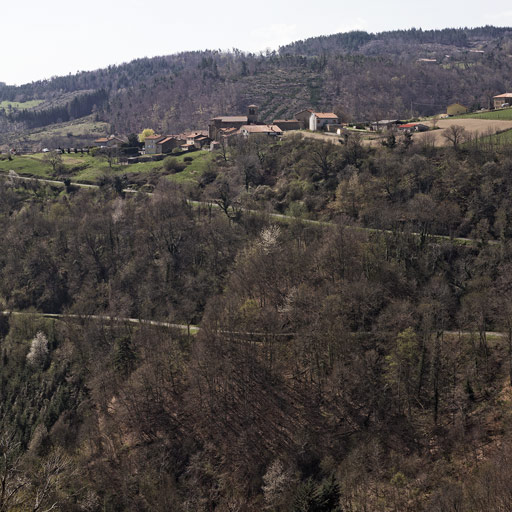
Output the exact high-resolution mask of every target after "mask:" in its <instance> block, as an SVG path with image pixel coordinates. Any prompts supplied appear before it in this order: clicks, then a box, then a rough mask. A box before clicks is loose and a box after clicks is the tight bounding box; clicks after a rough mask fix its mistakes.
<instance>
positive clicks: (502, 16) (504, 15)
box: [485, 10, 512, 24]
mask: <svg viewBox="0 0 512 512" xmlns="http://www.w3.org/2000/svg"><path fill="white" fill-rule="evenodd" d="M485 17H486V19H487V20H489V21H493V22H494V23H496V22H500V21H501V22H502V23H501V24H504V23H507V22H509V21H512V10H508V11H504V12H499V13H487V14H486V15H485Z"/></svg>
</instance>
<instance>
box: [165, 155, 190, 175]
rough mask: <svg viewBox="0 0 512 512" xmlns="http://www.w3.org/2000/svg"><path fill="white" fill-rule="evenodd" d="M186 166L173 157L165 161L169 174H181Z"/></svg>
mask: <svg viewBox="0 0 512 512" xmlns="http://www.w3.org/2000/svg"><path fill="white" fill-rule="evenodd" d="M185 167H186V165H185V164H184V163H182V162H178V160H176V158H173V157H172V156H168V157H167V158H165V159H164V169H165V170H166V171H168V172H173V173H177V172H181V171H183V169H185Z"/></svg>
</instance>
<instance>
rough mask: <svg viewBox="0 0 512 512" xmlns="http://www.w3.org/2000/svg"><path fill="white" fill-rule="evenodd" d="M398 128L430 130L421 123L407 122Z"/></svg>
mask: <svg viewBox="0 0 512 512" xmlns="http://www.w3.org/2000/svg"><path fill="white" fill-rule="evenodd" d="M398 129H399V130H401V131H404V132H408V133H412V132H428V130H429V127H428V126H427V125H426V124H421V123H406V124H401V125H399V126H398Z"/></svg>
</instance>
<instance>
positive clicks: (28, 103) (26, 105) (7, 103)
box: [0, 100, 44, 110]
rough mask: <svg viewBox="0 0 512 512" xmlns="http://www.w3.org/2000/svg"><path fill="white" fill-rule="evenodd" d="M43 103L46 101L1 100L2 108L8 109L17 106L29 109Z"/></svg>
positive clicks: (20, 108)
mask: <svg viewBox="0 0 512 512" xmlns="http://www.w3.org/2000/svg"><path fill="white" fill-rule="evenodd" d="M41 103H44V100H30V101H22V102H20V101H7V100H5V101H0V108H4V109H6V110H7V109H8V108H9V107H11V108H17V109H18V110H28V109H30V108H34V107H37V106H39V105H41Z"/></svg>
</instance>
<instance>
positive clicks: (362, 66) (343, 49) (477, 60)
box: [0, 27, 512, 137]
mask: <svg viewBox="0 0 512 512" xmlns="http://www.w3.org/2000/svg"><path fill="white" fill-rule="evenodd" d="M422 59H423V60H422ZM511 76H512V30H511V29H509V28H497V27H483V28H478V29H446V30H441V31H421V30H410V31H395V32H385V33H381V34H368V33H365V32H350V33H347V34H336V35H332V36H325V37H318V38H312V39H308V40H306V41H299V42H295V43H292V44H290V45H288V46H284V47H282V48H281V49H280V50H279V52H272V53H267V54H261V55H255V54H243V53H242V52H237V51H234V52H231V53H222V52H218V51H204V52H187V53H181V54H177V55H170V56H165V57H156V58H151V59H148V58H146V59H137V60H134V61H132V62H130V63H127V64H123V65H120V66H111V67H109V68H107V69H102V70H98V71H93V72H81V73H78V74H76V75H70V76H66V77H58V78H54V79H52V80H46V81H40V82H34V83H31V84H26V85H23V86H19V87H10V86H6V87H2V88H0V101H2V100H3V101H10V102H13V101H17V102H23V101H28V100H44V101H43V103H42V104H40V105H39V106H38V107H37V111H38V113H39V114H38V117H37V122H38V123H39V124H38V126H41V124H40V123H47V124H48V123H54V122H58V121H59V120H60V121H63V120H64V121H65V120H71V119H74V118H76V117H80V116H82V115H88V114H90V113H92V112H94V113H96V114H97V116H98V120H100V121H105V122H108V123H109V124H110V125H111V131H112V132H118V133H128V132H133V131H138V130H140V129H141V128H143V127H146V126H151V127H153V128H154V129H156V130H158V131H163V132H177V131H180V130H183V129H187V128H199V127H204V125H205V123H206V122H207V121H208V119H209V118H210V117H211V116H213V115H218V114H227V113H239V112H243V111H245V108H246V106H247V105H248V104H249V103H256V104H258V105H259V106H260V109H261V113H262V119H263V120H266V121H271V120H272V119H274V118H277V117H289V116H293V114H294V113H295V112H297V111H298V110H300V109H302V108H306V107H314V108H317V109H335V110H337V111H339V112H340V113H343V114H344V115H345V117H347V118H353V119H356V120H365V119H375V118H384V117H410V116H414V115H420V114H421V115H429V114H434V113H437V112H440V111H443V110H444V108H445V107H446V105H447V104H449V103H451V102H455V101H458V102H461V103H464V104H466V105H468V106H470V107H480V106H488V105H489V102H490V100H491V98H492V96H493V95H495V94H498V93H500V92H503V91H505V90H509V89H511V88H512V80H511ZM70 94H74V95H75V96H74V98H73V99H72V100H71V101H69V100H67V101H64V98H66V97H69V95H70ZM66 95H67V96H66ZM59 97H60V98H63V99H62V102H61V104H62V107H63V109H61V110H60V111H54V112H51V115H49V116H46V117H47V119H43V117H44V116H42V114H41V112H47V111H48V110H49V109H50V107H49V105H50V101H52V102H54V104H55V102H56V101H57V102H58V98H59ZM73 102H74V104H73ZM78 103H79V104H80V108H79V109H77V108H76V107H77V106H78ZM66 112H67V113H68V114H67V116H68V118H65V119H63V116H64V117H66ZM32 117H34V116H32ZM31 123H32V124H31ZM33 123H34V119H31V117H30V115H29V114H27V113H26V112H25V113H22V112H19V111H17V110H16V109H11V110H10V111H9V112H7V111H6V110H4V111H2V110H0V128H1V131H2V132H4V134H6V133H9V132H13V131H17V132H19V131H20V130H23V129H26V128H28V127H30V126H34V125H33ZM4 137H5V135H4Z"/></svg>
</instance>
